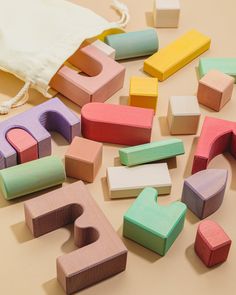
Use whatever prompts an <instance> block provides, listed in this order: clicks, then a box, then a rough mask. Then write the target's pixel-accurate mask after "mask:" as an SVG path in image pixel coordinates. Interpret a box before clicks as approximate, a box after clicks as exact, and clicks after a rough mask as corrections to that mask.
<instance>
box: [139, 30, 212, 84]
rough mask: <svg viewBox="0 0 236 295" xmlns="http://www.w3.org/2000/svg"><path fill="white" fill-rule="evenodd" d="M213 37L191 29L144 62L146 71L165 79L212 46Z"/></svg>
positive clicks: (161, 79)
mask: <svg viewBox="0 0 236 295" xmlns="http://www.w3.org/2000/svg"><path fill="white" fill-rule="evenodd" d="M210 44H211V39H210V38H209V37H207V36H205V35H203V34H202V33H200V32H198V31H196V30H191V31H189V32H187V33H186V34H185V35H183V36H181V37H180V38H179V39H177V40H176V41H174V42H172V43H171V44H169V45H167V46H166V47H164V48H162V49H160V50H159V51H158V52H157V53H155V54H154V55H152V56H151V57H149V58H148V59H146V60H145V62H144V71H145V72H146V73H148V74H149V75H151V76H153V77H156V78H158V79H159V80H160V81H163V80H165V79H167V78H168V77H170V76H171V75H172V74H174V73H175V72H177V71H178V70H179V69H181V68H182V67H184V66H185V65H187V64H188V63H190V62H191V61H192V60H193V59H195V58H196V57H198V56H199V55H200V54H202V53H203V52H205V51H206V50H208V49H209V48H210Z"/></svg>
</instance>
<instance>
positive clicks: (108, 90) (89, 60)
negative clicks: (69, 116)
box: [50, 45, 125, 106]
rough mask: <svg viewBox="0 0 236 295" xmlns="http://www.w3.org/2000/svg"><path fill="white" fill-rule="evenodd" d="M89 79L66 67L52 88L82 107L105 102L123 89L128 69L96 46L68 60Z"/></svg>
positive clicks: (62, 69) (53, 80) (61, 69)
mask: <svg viewBox="0 0 236 295" xmlns="http://www.w3.org/2000/svg"><path fill="white" fill-rule="evenodd" d="M68 61H69V62H70V63H71V64H72V65H74V66H75V67H77V68H78V69H79V70H81V71H82V72H83V73H85V74H86V75H87V76H84V75H81V74H78V71H75V70H73V69H72V68H69V67H67V66H65V65H64V66H62V67H61V68H60V69H59V71H58V72H57V73H56V75H55V76H54V77H53V78H52V80H51V81H50V86H51V87H52V88H54V89H56V90H57V91H59V92H60V93H62V94H63V95H64V96H66V97H67V98H69V99H70V100H72V101H73V102H74V103H76V104H78V105H79V106H83V105H85V104H86V103H89V102H92V101H99V102H104V101H106V100H107V99H108V98H110V97H111V96H112V95H113V94H114V93H116V92H117V91H118V90H119V89H121V88H122V87H123V84H124V76H125V68H124V66H123V65H121V64H119V63H117V62H116V61H114V60H113V59H111V58H110V57H108V56H107V55H106V54H105V53H103V52H102V51H101V50H99V49H97V48H96V47H95V46H93V45H88V46H85V47H83V48H81V49H79V50H78V51H77V52H76V53H75V54H74V55H73V56H71V57H70V58H69V60H68Z"/></svg>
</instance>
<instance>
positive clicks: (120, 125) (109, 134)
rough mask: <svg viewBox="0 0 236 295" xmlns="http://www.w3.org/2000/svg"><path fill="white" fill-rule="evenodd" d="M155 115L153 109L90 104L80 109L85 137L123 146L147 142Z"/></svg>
mask: <svg viewBox="0 0 236 295" xmlns="http://www.w3.org/2000/svg"><path fill="white" fill-rule="evenodd" d="M153 116H154V111H153V110H151V109H144V108H137V107H131V106H124V105H114V104H104V103H89V104H86V105H85V106H84V107H83V108H82V110H81V125H82V134H83V136H84V137H85V138H88V139H91V140H95V141H99V142H108V143H114V144H123V145H138V144H142V143H148V142H150V139H151V132H152V122H153Z"/></svg>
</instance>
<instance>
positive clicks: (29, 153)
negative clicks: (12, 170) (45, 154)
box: [6, 128, 38, 164]
mask: <svg viewBox="0 0 236 295" xmlns="http://www.w3.org/2000/svg"><path fill="white" fill-rule="evenodd" d="M6 137H7V140H8V142H9V143H10V144H11V145H12V147H13V148H14V149H15V150H16V152H17V163H19V164H21V163H26V162H29V161H33V160H36V159H38V144H37V141H36V140H35V139H34V138H33V136H31V135H30V134H29V133H28V132H27V131H25V130H23V129H20V128H13V129H11V130H9V131H8V132H7V134H6Z"/></svg>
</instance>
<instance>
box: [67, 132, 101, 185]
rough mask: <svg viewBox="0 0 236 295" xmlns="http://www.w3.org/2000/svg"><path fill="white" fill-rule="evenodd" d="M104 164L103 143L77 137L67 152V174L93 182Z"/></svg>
mask: <svg viewBox="0 0 236 295" xmlns="http://www.w3.org/2000/svg"><path fill="white" fill-rule="evenodd" d="M101 164H102V144H101V143H99V142H96V141H92V140H89V139H85V138H82V137H75V138H74V139H73V141H72V143H71V145H70V146H69V148H68V150H67V152H66V154H65V167H66V175H67V176H68V177H73V178H76V179H80V180H84V181H87V182H93V181H94V179H95V177H96V174H97V172H98V170H99V168H100V166H101Z"/></svg>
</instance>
